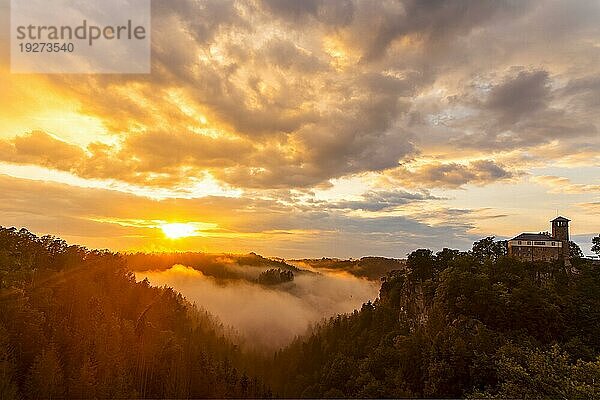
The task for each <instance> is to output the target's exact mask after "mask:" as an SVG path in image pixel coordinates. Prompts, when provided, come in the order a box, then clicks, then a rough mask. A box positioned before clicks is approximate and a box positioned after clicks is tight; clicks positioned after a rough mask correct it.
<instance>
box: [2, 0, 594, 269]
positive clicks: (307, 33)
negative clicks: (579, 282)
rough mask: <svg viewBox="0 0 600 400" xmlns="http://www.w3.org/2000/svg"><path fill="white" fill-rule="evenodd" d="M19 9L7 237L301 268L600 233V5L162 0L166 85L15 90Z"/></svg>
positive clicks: (160, 70)
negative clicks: (269, 260) (293, 261)
mask: <svg viewBox="0 0 600 400" xmlns="http://www.w3.org/2000/svg"><path fill="white" fill-rule="evenodd" d="M9 5H10V1H9V0H0V15H1V18H2V19H1V20H0V26H2V31H1V32H0V34H1V36H0V56H1V57H0V59H1V65H0V225H2V226H16V227H22V226H24V227H27V228H28V229H30V230H31V231H32V232H35V233H38V234H46V233H49V234H53V235H58V236H60V237H62V238H64V239H66V240H68V241H69V242H72V243H78V244H83V245H86V246H89V247H94V248H97V247H100V248H110V249H113V250H145V251H164V250H197V251H208V252H235V253H241V252H250V251H255V252H257V253H260V254H264V255H267V256H281V257H321V256H336V257H359V256H365V255H382V256H395V257H403V256H405V255H406V253H407V252H409V251H412V250H414V249H416V248H419V247H429V248H432V249H435V250H437V249H441V248H442V247H453V248H460V249H467V248H469V247H470V245H471V243H472V242H473V241H474V240H477V239H478V238H481V237H484V236H488V235H496V236H499V237H503V238H506V237H511V236H514V235H516V234H518V233H521V232H525V231H533V232H539V231H545V230H548V229H549V228H550V225H549V222H548V221H549V220H550V219H552V218H554V217H555V216H556V215H557V213H558V214H561V215H564V216H566V217H568V218H570V219H571V220H572V222H571V225H572V229H571V233H572V235H573V236H574V239H575V240H576V241H577V242H578V243H579V244H580V245H581V247H582V248H583V249H584V250H585V251H586V252H587V253H589V247H590V244H589V242H590V238H591V236H593V235H595V234H598V233H599V231H600V217H599V215H600V134H599V133H598V130H599V129H600V24H599V21H600V2H598V1H593V0H589V1H574V0H562V1H558V0H536V1H527V0H456V1H436V0H424V1H417V0H412V1H411V0H405V1H386V0H380V1H375V0H373V1H369V0H355V1H352V0H303V1H297V0H279V1H278V0H247V1H230V0H210V1H196V0H174V1H171V0H170V1H167V0H162V1H154V2H153V3H152V5H153V14H152V73H151V74H149V75H126V74H123V75H99V74H95V75H94V74H81V75H41V74H38V75H27V74H11V73H10V68H9V65H10V63H9V60H10V58H9V31H8V26H9V21H10V13H9ZM174 224H177V225H174Z"/></svg>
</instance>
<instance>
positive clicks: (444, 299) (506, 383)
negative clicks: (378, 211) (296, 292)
mask: <svg viewBox="0 0 600 400" xmlns="http://www.w3.org/2000/svg"><path fill="white" fill-rule="evenodd" d="M572 248H573V251H572V256H573V257H572V259H571V262H572V266H571V267H570V268H565V267H564V266H563V265H562V263H558V262H556V263H546V262H539V263H524V262H519V261H517V260H514V259H511V258H509V257H506V255H505V249H506V247H505V246H504V244H503V243H502V242H495V241H494V240H493V239H492V238H486V239H483V240H481V241H479V242H477V243H475V244H474V246H473V249H472V250H471V251H470V252H459V251H457V250H450V249H444V250H443V251H441V252H439V253H437V254H434V253H433V252H431V251H430V250H426V249H421V250H417V251H415V252H413V253H411V254H410V255H409V256H408V259H407V263H406V268H405V269H403V270H398V271H394V272H391V273H389V274H388V275H387V276H386V277H385V278H384V279H383V283H382V286H381V291H380V298H379V299H378V300H376V301H375V302H373V303H366V304H364V305H363V307H362V309H361V310H360V311H355V312H354V313H353V314H350V315H340V316H337V317H335V318H332V319H330V320H329V321H328V322H326V323H323V324H321V326H319V327H317V328H316V329H315V331H314V332H313V334H312V335H311V336H309V337H308V338H299V339H297V340H296V341H295V342H294V343H293V344H292V345H290V346H289V347H287V348H286V349H283V350H281V351H279V352H278V353H277V354H276V355H275V358H274V363H273V364H272V366H271V369H270V371H269V374H270V382H271V385H272V387H273V389H274V390H275V392H276V393H279V394H280V395H282V396H286V397H316V398H319V397H333V398H344V397H362V398H390V397H392V398H397V397H473V398H478V397H481V398H494V397H496V398H582V399H583V398H594V396H598V395H599V394H600V358H599V355H600V335H598V330H599V328H600V267H598V266H594V265H593V264H592V262H590V261H586V260H584V259H581V258H580V257H579V255H580V252H579V251H578V248H577V247H576V245H572Z"/></svg>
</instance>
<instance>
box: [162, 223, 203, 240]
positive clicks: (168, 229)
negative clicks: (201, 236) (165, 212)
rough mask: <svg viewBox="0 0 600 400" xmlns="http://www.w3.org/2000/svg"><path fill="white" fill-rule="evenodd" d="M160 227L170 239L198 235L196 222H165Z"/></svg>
mask: <svg viewBox="0 0 600 400" xmlns="http://www.w3.org/2000/svg"><path fill="white" fill-rule="evenodd" d="M160 229H162V231H163V233H164V234H165V236H166V237H168V238H169V239H181V238H184V237H190V236H196V235H198V231H197V227H196V226H195V225H194V224H183V223H173V224H163V225H161V226H160Z"/></svg>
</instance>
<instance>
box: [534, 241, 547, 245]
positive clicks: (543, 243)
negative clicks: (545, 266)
mask: <svg viewBox="0 0 600 400" xmlns="http://www.w3.org/2000/svg"><path fill="white" fill-rule="evenodd" d="M533 244H534V245H536V246H545V245H546V242H533Z"/></svg>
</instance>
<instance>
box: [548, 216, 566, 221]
mask: <svg viewBox="0 0 600 400" xmlns="http://www.w3.org/2000/svg"><path fill="white" fill-rule="evenodd" d="M569 221H570V219H568V218H565V217H560V216H559V217H556V218H554V219H553V220H552V221H550V222H569Z"/></svg>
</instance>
